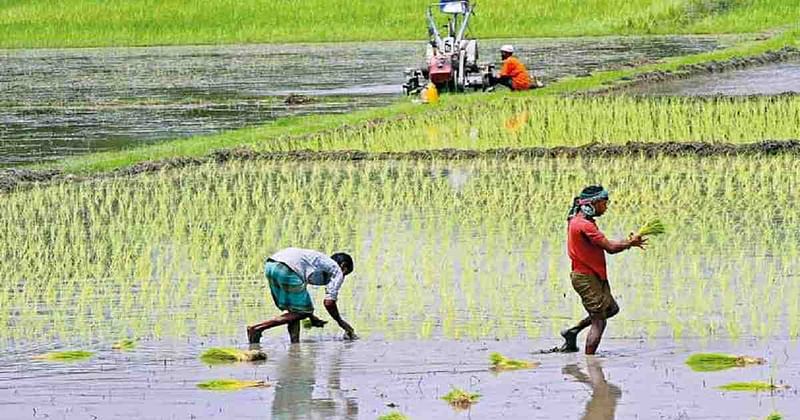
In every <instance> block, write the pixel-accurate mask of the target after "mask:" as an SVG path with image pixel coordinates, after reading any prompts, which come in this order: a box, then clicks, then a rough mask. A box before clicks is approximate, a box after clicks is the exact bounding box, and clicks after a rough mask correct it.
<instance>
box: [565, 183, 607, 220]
mask: <svg viewBox="0 0 800 420" xmlns="http://www.w3.org/2000/svg"><path fill="white" fill-rule="evenodd" d="M600 200H608V190H606V189H605V188H603V186H602V185H591V186H588V187H586V188H584V189H583V191H581V194H580V195H579V196H577V197H575V198H574V199H572V207H571V208H570V209H569V214H568V215H567V220H571V219H572V218H573V217H575V216H576V215H577V214H578V212H581V213H583V214H585V215H586V216H588V217H594V216H595V214H596V212H597V211H596V210H595V208H594V203H596V202H598V201H600Z"/></svg>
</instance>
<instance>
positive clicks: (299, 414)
mask: <svg viewBox="0 0 800 420" xmlns="http://www.w3.org/2000/svg"><path fill="white" fill-rule="evenodd" d="M348 348H349V344H348V343H343V344H342V346H334V348H332V349H330V348H329V349H328V350H327V351H325V350H323V349H322V348H320V347H319V346H318V345H317V344H316V343H303V344H302V345H299V344H295V345H291V346H290V347H289V349H288V350H287V352H286V354H285V355H284V356H283V358H282V359H281V361H280V362H279V364H278V367H277V372H276V375H277V384H276V386H275V399H274V401H273V403H272V418H273V419H276V420H295V419H298V420H299V419H356V418H358V400H357V399H356V398H355V397H349V396H347V395H346V392H345V391H343V390H342V386H341V373H342V355H343V354H344V353H345V352H347V350H348ZM331 350H332V352H331ZM317 372H319V378H318V377H317ZM315 394H316V395H315Z"/></svg>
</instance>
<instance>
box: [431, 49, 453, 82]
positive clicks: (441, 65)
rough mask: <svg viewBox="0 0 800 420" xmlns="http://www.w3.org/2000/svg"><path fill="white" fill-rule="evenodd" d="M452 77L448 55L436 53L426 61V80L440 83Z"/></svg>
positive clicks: (451, 65) (451, 66)
mask: <svg viewBox="0 0 800 420" xmlns="http://www.w3.org/2000/svg"><path fill="white" fill-rule="evenodd" d="M452 78H453V63H452V59H451V58H450V56H449V55H446V54H437V55H434V56H433V57H431V61H430V62H429V63H428V80H430V81H431V82H433V83H434V84H437V85H440V84H444V83H447V82H449V81H450V80H451V79H452Z"/></svg>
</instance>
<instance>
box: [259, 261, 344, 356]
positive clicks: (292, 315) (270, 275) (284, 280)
mask: <svg viewBox="0 0 800 420" xmlns="http://www.w3.org/2000/svg"><path fill="white" fill-rule="evenodd" d="M352 272H353V258H351V257H350V256H349V255H347V254H345V253H336V254H333V255H331V256H330V257H329V256H327V255H325V254H323V253H321V252H317V251H312V250H309V249H300V248H286V249H283V250H280V251H278V252H276V253H275V254H273V255H272V256H271V257H269V258H267V262H266V265H265V267H264V273H265V275H266V277H267V281H268V282H269V289H270V292H271V293H272V300H273V302H275V306H277V307H278V309H281V310H283V311H286V312H284V313H283V315H281V316H278V317H276V318H273V319H271V320H268V321H264V322H261V323H260V324H255V325H251V326H248V327H247V339H248V341H249V342H250V343H251V344H255V343H258V342H260V341H261V334H262V332H264V330H267V329H270V328H273V327H277V326H279V325H284V324H285V325H287V328H288V329H289V339H290V340H291V342H292V343H298V342H300V321H301V320H303V319H306V318H309V319H310V320H311V325H313V326H315V327H321V326H323V325H325V323H326V322H325V321H323V320H321V319H319V318H317V317H316V316H314V304H313V303H312V302H311V295H309V294H308V290H306V286H307V285H308V284H311V285H314V286H326V294H325V301H324V304H325V309H327V310H328V313H329V314H330V315H331V318H333V320H334V321H336V323H337V324H339V326H340V327H341V328H342V329H343V330H344V332H345V337H346V338H347V339H351V340H352V339H355V338H357V337H356V334H355V331H354V330H353V327H351V326H350V324H348V323H347V322H345V320H344V319H342V317H341V315H340V314H339V308H338V307H337V306H336V299H337V298H338V295H339V288H341V287H342V283H343V282H344V277H345V276H346V275H348V274H350V273H352Z"/></svg>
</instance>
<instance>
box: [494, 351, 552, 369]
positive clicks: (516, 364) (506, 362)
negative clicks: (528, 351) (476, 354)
mask: <svg viewBox="0 0 800 420" xmlns="http://www.w3.org/2000/svg"><path fill="white" fill-rule="evenodd" d="M489 361H490V362H491V363H492V367H491V369H492V370H494V371H503V370H517V369H533V368H536V367H539V365H540V363H537V362H529V361H527V360H514V359H509V358H507V357H505V356H503V355H502V354H500V353H497V352H495V353H492V354H490V355H489Z"/></svg>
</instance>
